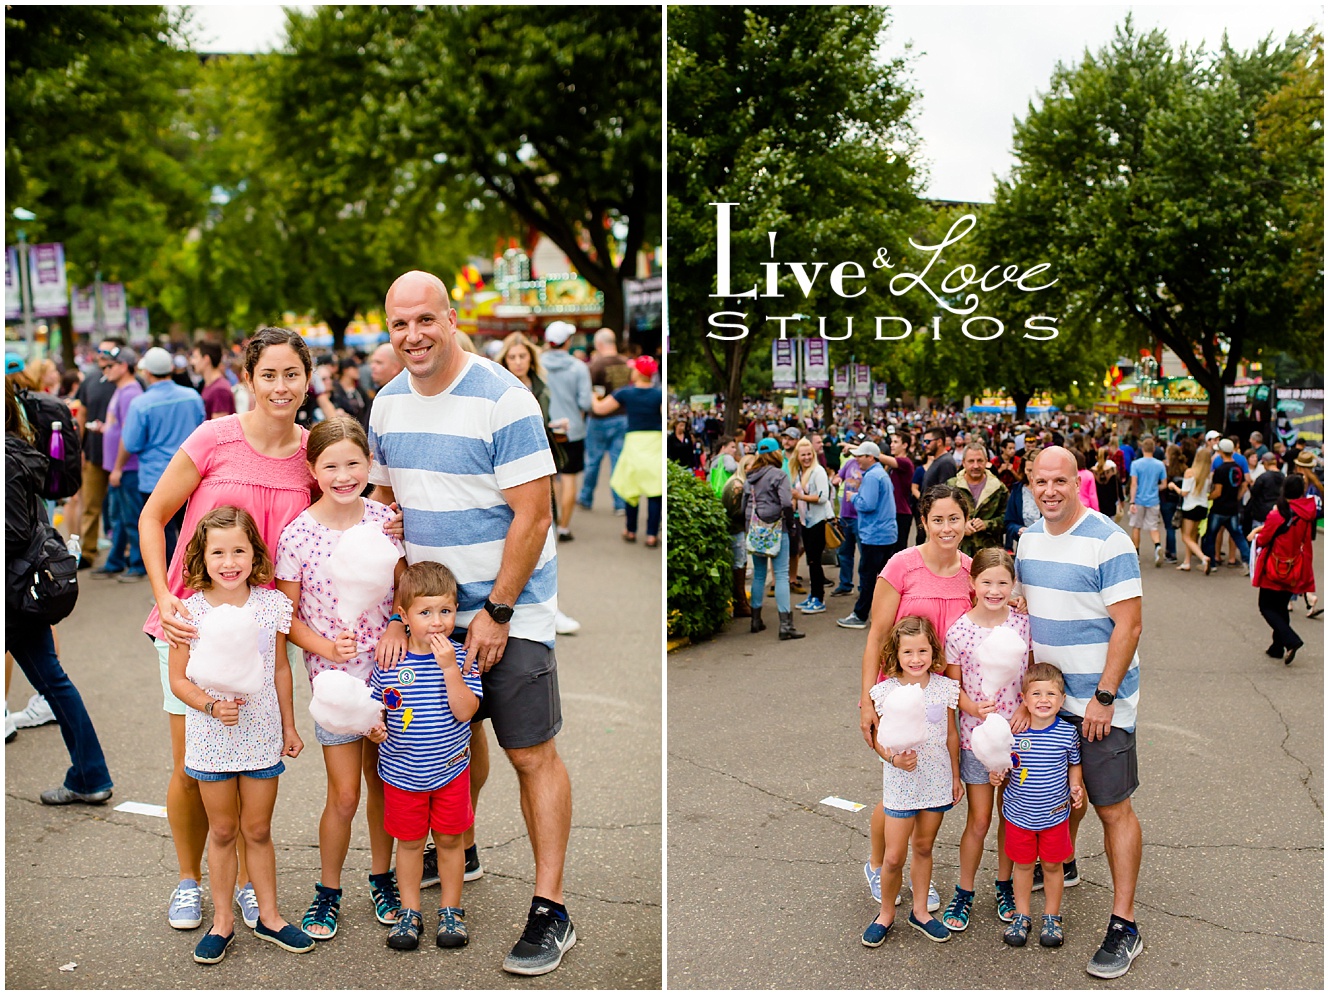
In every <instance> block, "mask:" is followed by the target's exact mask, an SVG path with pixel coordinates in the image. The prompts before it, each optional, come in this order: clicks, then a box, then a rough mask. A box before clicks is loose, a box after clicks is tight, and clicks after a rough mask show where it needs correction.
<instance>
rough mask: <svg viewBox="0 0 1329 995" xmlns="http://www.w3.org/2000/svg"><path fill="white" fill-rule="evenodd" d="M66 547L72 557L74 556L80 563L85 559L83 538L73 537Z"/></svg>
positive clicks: (75, 535)
mask: <svg viewBox="0 0 1329 995" xmlns="http://www.w3.org/2000/svg"><path fill="white" fill-rule="evenodd" d="M65 547H66V548H67V549H68V550H69V553H70V555H71V556H73V557H74V559H76V560H80V561H81V560H82V559H83V539H82V537H81V536H79V535H77V534H74V535H71V536H70V537H69V541H68V542H67V543H65Z"/></svg>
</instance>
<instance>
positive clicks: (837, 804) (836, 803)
mask: <svg viewBox="0 0 1329 995" xmlns="http://www.w3.org/2000/svg"><path fill="white" fill-rule="evenodd" d="M821 804H823V805H829V806H830V807H831V808H842V809H844V810H845V811H846V812H861V811H863V809H865V808H867V806H866V805H860V804H859V803H858V802H851V801H849V800H848V799H846V798H837V797H835V795H831V796H830V797H829V798H823V799H822V800H821Z"/></svg>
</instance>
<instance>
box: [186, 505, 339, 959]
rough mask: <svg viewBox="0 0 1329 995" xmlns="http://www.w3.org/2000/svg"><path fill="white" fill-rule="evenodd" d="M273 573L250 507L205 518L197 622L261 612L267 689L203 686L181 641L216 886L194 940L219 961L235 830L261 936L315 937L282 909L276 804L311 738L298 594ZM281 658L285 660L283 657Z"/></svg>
mask: <svg viewBox="0 0 1329 995" xmlns="http://www.w3.org/2000/svg"><path fill="white" fill-rule="evenodd" d="M271 579H272V558H271V557H270V556H269V555H268V550H267V547H266V546H264V545H263V539H262V538H261V537H260V536H259V532H258V526H257V525H256V524H255V522H254V519H253V517H252V516H250V514H249V512H247V511H245V510H243V509H241V508H235V507H231V506H229V505H224V506H222V507H220V508H216V509H214V510H212V511H210V512H208V513H207V514H206V515H204V516H203V518H202V519H201V520H200V521H199V523H198V528H197V530H196V531H195V532H194V535H193V537H192V538H191V539H190V540H189V545H188V547H187V548H186V550H185V584H186V585H187V586H188V587H189V588H191V589H192V590H194V591H195V592H197V593H195V594H193V595H191V596H190V597H189V598H187V599H185V602H184V604H185V607H186V608H187V609H188V610H189V613H190V616H191V617H192V618H193V620H194V621H195V622H196V623H201V622H202V621H203V619H204V618H205V617H206V616H207V614H208V613H209V612H210V611H212V610H213V609H214V608H220V607H221V606H223V605H231V606H233V607H236V608H243V609H246V610H248V611H250V612H252V613H253V615H254V617H255V619H256V620H257V621H258V624H259V627H260V629H261V632H262V637H261V639H260V641H259V651H260V653H261V655H262V658H263V674H264V682H263V687H262V690H260V691H259V693H258V694H257V695H253V696H250V697H249V698H236V697H229V698H228V697H227V696H225V695H222V694H221V693H219V692H215V691H212V690H211V689H209V688H202V687H199V686H198V685H197V684H196V683H194V681H192V680H191V679H190V678H188V677H187V676H185V669H186V667H188V665H189V655H190V652H191V651H192V650H193V649H194V648H195V647H196V646H197V645H198V639H197V638H195V639H194V640H192V641H191V642H190V644H189V645H187V646H186V645H182V646H178V647H173V648H172V649H171V651H170V658H169V661H168V663H169V668H170V677H171V691H172V693H173V694H174V695H175V696H176V697H177V698H179V699H180V700H181V701H183V702H184V703H185V704H186V705H187V706H188V707H189V709H190V710H189V711H188V712H186V713H185V773H186V774H188V775H189V776H190V777H192V778H194V779H195V780H197V781H198V782H199V794H200V795H202V797H203V807H204V808H205V809H206V810H207V813H208V878H209V882H210V884H211V886H212V903H213V918H212V926H211V928H210V929H209V930H208V932H207V934H206V935H205V936H204V937H203V939H202V940H200V941H199V943H198V946H197V947H196V948H195V950H194V960H196V961H197V962H198V963H200V964H216V963H217V962H219V961H220V960H222V958H224V957H225V956H226V950H227V948H228V947H229V946H230V945H231V943H232V941H233V940H234V939H235V910H234V909H233V908H232V906H231V893H232V890H233V889H234V887H235V875H236V856H235V840H236V836H237V835H239V834H242V835H243V836H244V838H245V847H246V850H245V853H246V857H247V860H248V864H249V874H250V878H251V879H252V880H253V883H254V894H255V896H256V897H257V899H258V910H259V920H258V924H257V926H256V927H255V930H254V932H255V933H256V934H257V935H258V936H259V938H260V939H264V940H267V941H269V942H270V943H275V944H277V946H279V947H282V948H283V949H285V950H290V951H292V952H293V953H308V952H309V951H310V950H312V949H313V947H314V941H313V940H311V939H310V938H309V937H307V936H306V935H305V934H304V933H303V932H301V931H300V929H299V928H298V927H296V926H292V925H291V924H290V923H288V922H287V921H286V920H285V919H283V918H282V917H281V914H280V913H279V912H278V911H277V859H276V854H275V852H274V851H273V847H272V835H271V829H272V809H273V806H274V805H275V804H276V801H277V777H278V775H280V774H281V773H282V772H283V771H284V770H285V769H286V768H285V764H284V763H283V762H282V757H292V758H294V757H297V756H299V755H300V751H301V750H302V749H303V748H304V744H303V743H302V742H301V741H300V736H299V735H298V734H297V733H296V731H295V707H294V704H293V701H292V679H291V668H290V665H289V664H288V662H287V660H286V636H285V633H286V632H287V631H289V629H290V626H291V602H290V600H289V599H288V598H287V597H286V595H284V594H282V593H281V592H280V591H274V590H271V589H269V588H265V587H261V586H257V585H261V584H265V583H267V582H268V581H269V580H271ZM278 660H280V661H281V665H280V666H278V665H277V661H278Z"/></svg>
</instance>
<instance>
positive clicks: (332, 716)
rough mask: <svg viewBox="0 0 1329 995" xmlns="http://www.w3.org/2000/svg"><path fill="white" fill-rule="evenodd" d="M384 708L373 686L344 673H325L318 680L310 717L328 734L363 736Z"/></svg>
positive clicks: (310, 705) (332, 671) (340, 671)
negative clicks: (377, 698)
mask: <svg viewBox="0 0 1329 995" xmlns="http://www.w3.org/2000/svg"><path fill="white" fill-rule="evenodd" d="M382 708H383V706H382V705H381V704H380V703H379V702H378V701H376V700H375V698H374V693H373V692H372V691H371V690H369V685H368V684H366V683H365V682H364V681H362V680H360V678H358V677H356V676H354V675H353V674H348V673H346V672H345V671H343V670H325V671H323V672H322V673H321V674H318V675H316V676H315V677H314V697H313V698H312V699H310V702H309V714H310V715H312V716H313V717H314V721H315V722H317V723H318V724H319V725H321V726H322V727H323V728H324V729H326V730H327V731H328V732H331V733H336V734H337V735H339V736H363V735H364V734H365V733H366V732H368V731H369V728H370V727H371V726H372V725H374V723H376V722H377V721H378V720H379V717H380V716H381V714H382Z"/></svg>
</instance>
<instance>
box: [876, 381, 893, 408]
mask: <svg viewBox="0 0 1329 995" xmlns="http://www.w3.org/2000/svg"><path fill="white" fill-rule="evenodd" d="M889 401H890V398H889V397H887V396H886V385H885V384H884V383H882V382H881V381H878V382H877V383H874V384H873V385H872V403H873V404H875V405H876V406H877V407H879V408H884V407H886V405H887V403H888V402H889Z"/></svg>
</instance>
